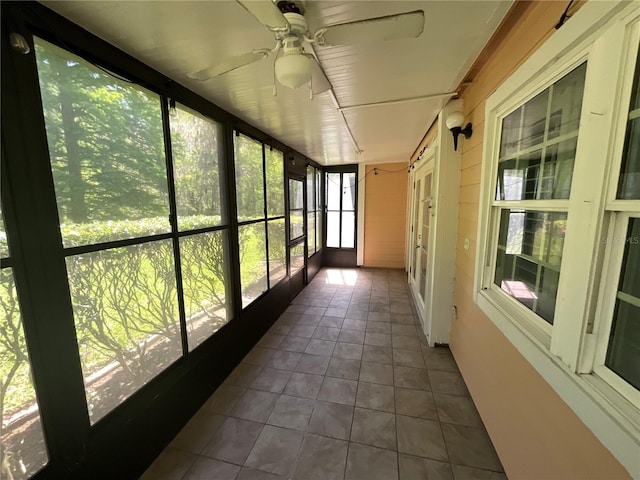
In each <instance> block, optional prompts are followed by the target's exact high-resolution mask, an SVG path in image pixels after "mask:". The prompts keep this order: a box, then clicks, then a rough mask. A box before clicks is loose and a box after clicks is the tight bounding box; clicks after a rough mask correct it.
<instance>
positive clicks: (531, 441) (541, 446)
mask: <svg viewBox="0 0 640 480" xmlns="http://www.w3.org/2000/svg"><path fill="white" fill-rule="evenodd" d="M566 6H567V2H565V1H562V2H546V1H545V2H532V3H531V4H530V5H529V6H528V7H527V8H526V10H524V13H523V15H522V17H521V18H520V20H519V21H518V22H517V23H515V24H514V26H512V27H509V29H510V30H509V33H507V34H506V35H505V36H504V38H502V41H501V42H500V43H499V44H498V45H497V47H496V48H495V50H494V51H493V53H492V54H491V55H490V56H489V57H487V59H486V61H485V62H484V64H483V65H482V66H481V67H480V68H479V69H478V70H477V73H476V74H475V75H474V77H475V78H473V82H472V84H471V85H470V86H469V87H468V88H467V89H466V90H465V91H464V93H463V95H462V96H463V99H464V105H465V114H466V116H467V119H468V121H471V122H472V123H473V137H472V138H471V139H469V140H466V141H464V142H462V145H463V150H462V165H461V179H460V200H459V207H460V208H459V214H458V239H457V249H456V250H457V251H456V279H455V287H454V304H455V305H456V307H457V310H458V318H457V319H455V320H454V321H453V325H452V331H451V339H450V347H451V350H452V352H453V354H454V356H455V359H456V361H457V362H458V365H459V366H460V370H461V372H462V374H463V376H464V379H465V381H466V383H467V385H468V387H469V390H470V392H471V394H472V397H473V399H474V401H475V403H476V405H477V407H478V410H479V411H480V414H481V416H482V418H483V420H484V423H485V425H486V427H487V430H488V432H489V434H490V436H491V439H492V440H493V442H494V444H495V447H496V450H497V451H498V454H499V456H500V459H501V460H502V462H503V464H504V468H505V471H506V473H507V475H508V477H509V478H510V479H596V478H600V479H605V478H606V479H614V478H629V475H628V473H627V472H626V470H624V468H623V467H622V466H621V465H620V464H619V463H618V462H617V461H616V460H615V458H614V457H613V456H612V455H611V453H610V452H609V451H608V450H607V449H606V448H605V447H604V446H603V445H602V444H601V443H600V441H599V440H598V439H597V438H596V437H595V436H594V435H593V434H592V433H591V431H590V430H589V429H588V428H587V427H586V426H585V425H584V424H583V423H582V422H581V421H580V419H579V418H578V417H577V416H576V415H575V414H574V413H573V411H572V410H571V409H570V408H569V407H568V406H567V405H566V404H565V403H564V402H563V400H562V399H561V398H560V397H559V396H558V395H557V394H556V393H555V391H553V390H552V389H551V387H550V386H549V385H548V384H547V383H546V382H545V381H544V379H543V378H542V377H541V376H540V375H539V374H538V373H537V372H536V371H535V370H534V369H533V367H532V366H531V365H530V364H529V363H528V362H527V361H526V360H525V359H524V358H523V357H522V356H521V355H520V354H519V353H518V351H517V350H516V349H515V348H514V347H513V346H512V344H511V343H510V342H509V341H508V340H507V339H506V338H505V337H504V336H503V335H502V333H501V332H500V331H499V330H498V329H497V328H496V327H495V326H494V324H493V323H492V322H491V321H490V320H489V319H488V318H487V317H486V316H485V315H484V314H483V313H482V312H481V311H480V309H479V308H478V307H477V306H476V305H475V304H474V302H473V299H472V290H473V275H474V265H475V263H474V262H475V246H476V229H477V218H478V199H479V194H480V168H481V163H482V139H483V135H484V106H485V100H486V98H487V97H488V96H489V95H490V94H491V93H492V92H493V91H494V90H495V89H496V88H497V87H498V86H499V85H500V84H501V83H502V82H503V81H504V80H505V78H507V77H508V76H509V75H510V74H511V73H512V72H513V71H514V70H515V69H516V68H517V66H518V65H519V64H521V63H522V62H523V61H524V60H525V59H526V58H527V57H528V56H529V55H530V54H531V52H533V51H535V50H536V48H538V47H539V46H540V44H541V43H542V42H543V41H544V40H545V39H546V38H548V37H549V36H550V35H551V34H552V33H553V32H554V29H553V26H554V25H555V23H556V22H557V20H558V18H559V17H560V15H561V14H562V11H563V10H564V8H565V7H566ZM465 237H466V238H468V239H469V240H470V243H471V245H470V248H469V249H468V250H465V249H464V248H463V245H464V240H465Z"/></svg>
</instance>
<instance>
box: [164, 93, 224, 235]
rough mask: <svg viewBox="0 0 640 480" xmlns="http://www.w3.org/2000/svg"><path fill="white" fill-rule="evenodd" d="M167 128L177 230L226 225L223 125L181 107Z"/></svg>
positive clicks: (178, 106) (172, 116)
mask: <svg viewBox="0 0 640 480" xmlns="http://www.w3.org/2000/svg"><path fill="white" fill-rule="evenodd" d="M170 125H171V153H172V156H173V175H174V181H175V189H176V211H177V214H178V228H179V229H180V230H182V231H183V230H193V229H196V228H203V227H210V226H216V225H221V224H222V223H226V219H223V218H222V213H223V209H222V204H221V199H222V191H221V186H222V185H224V182H222V181H221V180H222V179H221V175H220V165H221V164H222V163H223V159H224V157H223V154H222V152H223V150H224V143H223V139H222V132H223V129H222V125H221V124H219V123H218V122H215V121H213V120H211V119H208V118H206V117H204V116H202V115H200V114H199V113H197V112H195V111H193V110H191V109H189V108H187V107H185V106H183V105H177V106H176V108H175V114H173V115H171V116H170Z"/></svg>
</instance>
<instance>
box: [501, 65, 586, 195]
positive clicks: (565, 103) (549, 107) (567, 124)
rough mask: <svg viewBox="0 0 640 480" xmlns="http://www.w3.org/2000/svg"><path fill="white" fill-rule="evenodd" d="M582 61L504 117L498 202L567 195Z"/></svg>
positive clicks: (577, 122) (579, 106)
mask: <svg viewBox="0 0 640 480" xmlns="http://www.w3.org/2000/svg"><path fill="white" fill-rule="evenodd" d="M585 73H586V63H585V64H583V65H581V66H580V67H578V68H576V69H575V70H573V71H572V72H570V73H569V74H568V75H566V76H564V77H563V78H561V79H560V80H558V81H557V82H556V83H554V84H553V85H551V86H550V87H549V88H548V89H546V90H545V91H543V92H542V93H540V94H538V95H537V96H536V97H534V98H533V99H531V100H529V101H528V102H527V103H525V104H524V105H523V106H522V107H520V108H519V109H518V110H516V111H515V112H512V113H511V114H509V115H507V116H506V117H505V118H504V119H503V120H502V130H501V144H500V160H499V163H498V178H497V182H496V200H540V199H566V198H569V194H570V193H571V178H572V175H573V163H574V160H575V156H576V146H577V137H578V128H579V126H580V112H581V109H582V96H583V91H584V79H585Z"/></svg>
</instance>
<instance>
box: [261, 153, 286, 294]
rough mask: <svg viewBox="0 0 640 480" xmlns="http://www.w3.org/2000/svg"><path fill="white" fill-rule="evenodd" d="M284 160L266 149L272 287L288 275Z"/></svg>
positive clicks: (279, 154) (270, 282) (280, 154)
mask: <svg viewBox="0 0 640 480" xmlns="http://www.w3.org/2000/svg"><path fill="white" fill-rule="evenodd" d="M283 160H284V157H283V155H282V152H281V151H279V150H276V149H275V148H273V147H269V148H267V147H265V169H266V170H265V171H266V178H267V182H266V185H267V218H268V222H267V240H268V243H269V285H270V286H273V285H275V284H276V283H278V282H279V281H280V280H282V279H283V278H284V277H285V276H286V275H287V250H286V241H287V238H286V229H285V216H284V207H285V205H284V161H283Z"/></svg>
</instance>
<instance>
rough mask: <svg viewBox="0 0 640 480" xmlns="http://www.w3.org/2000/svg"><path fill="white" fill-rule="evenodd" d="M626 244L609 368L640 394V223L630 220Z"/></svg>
mask: <svg viewBox="0 0 640 480" xmlns="http://www.w3.org/2000/svg"><path fill="white" fill-rule="evenodd" d="M625 243H626V245H625V250H624V256H623V261H622V270H621V272H620V273H621V274H620V286H619V287H618V294H617V299H616V307H615V312H614V316H613V324H612V326H611V337H610V339H609V349H608V351H607V358H606V361H605V365H606V366H607V367H609V368H610V369H611V370H613V371H614V372H616V373H617V374H618V375H620V376H621V377H622V378H624V379H625V380H626V381H627V382H629V383H630V384H631V385H633V386H634V387H635V388H637V389H638V390H640V369H638V365H640V268H638V265H640V219H638V218H632V219H630V221H629V228H628V230H627V236H626V238H625Z"/></svg>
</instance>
